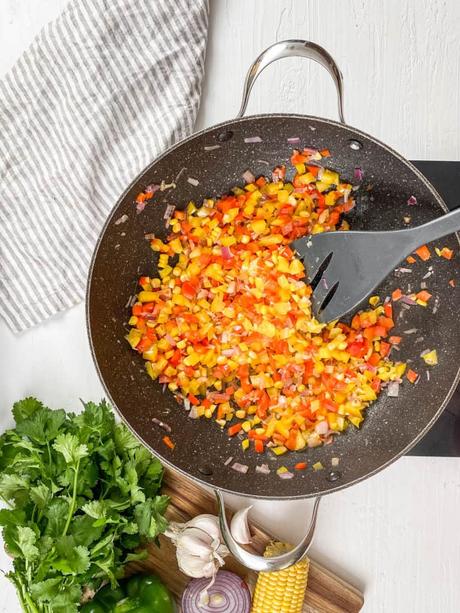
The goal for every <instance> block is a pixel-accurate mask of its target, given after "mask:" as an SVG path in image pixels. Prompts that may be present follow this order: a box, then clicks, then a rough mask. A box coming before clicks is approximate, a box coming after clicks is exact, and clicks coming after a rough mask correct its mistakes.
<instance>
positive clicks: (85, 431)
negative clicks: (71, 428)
mask: <svg viewBox="0 0 460 613" xmlns="http://www.w3.org/2000/svg"><path fill="white" fill-rule="evenodd" d="M83 406H84V407H85V409H84V411H83V412H82V413H80V415H77V416H76V417H75V419H74V422H75V424H76V425H77V426H78V427H79V431H80V438H82V439H87V438H88V437H89V436H90V435H91V434H92V433H93V432H96V433H97V435H98V437H99V438H105V437H106V436H111V434H112V429H113V427H114V426H115V419H114V416H113V413H112V412H111V410H110V408H109V406H108V404H107V403H106V401H105V400H102V401H101V402H100V404H96V403H94V402H83Z"/></svg>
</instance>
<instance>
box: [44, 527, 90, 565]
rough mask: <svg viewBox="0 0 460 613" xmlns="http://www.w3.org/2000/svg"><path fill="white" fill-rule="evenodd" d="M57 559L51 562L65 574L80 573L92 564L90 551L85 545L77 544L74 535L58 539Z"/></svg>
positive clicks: (56, 545)
mask: <svg viewBox="0 0 460 613" xmlns="http://www.w3.org/2000/svg"><path fill="white" fill-rule="evenodd" d="M55 547H56V553H57V555H58V556H59V557H58V559H57V560H54V561H53V562H52V563H51V566H52V567H53V568H54V569H55V570H59V571H60V572H61V573H62V574H63V575H78V574H81V573H84V572H85V571H86V570H88V568H89V565H90V560H89V551H88V548H87V547H84V546H83V545H75V540H74V538H73V536H61V537H60V538H59V539H57V541H56V544H55Z"/></svg>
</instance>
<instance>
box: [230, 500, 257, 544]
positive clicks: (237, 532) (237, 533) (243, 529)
mask: <svg viewBox="0 0 460 613" xmlns="http://www.w3.org/2000/svg"><path fill="white" fill-rule="evenodd" d="M251 509H252V505H251V506H250V507H245V508H244V509H240V510H239V511H237V512H236V513H235V515H234V516H233V517H232V521H231V523H230V532H231V533H232V536H233V538H234V539H235V541H236V542H237V543H239V544H240V545H249V543H250V542H251V533H250V531H249V525H248V513H249V511H250V510H251Z"/></svg>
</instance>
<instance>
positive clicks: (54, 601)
mask: <svg viewBox="0 0 460 613" xmlns="http://www.w3.org/2000/svg"><path fill="white" fill-rule="evenodd" d="M30 591H31V594H32V597H33V598H34V599H35V600H37V601H38V602H39V603H51V605H52V611H53V613H74V612H75V611H78V603H79V601H80V596H81V589H80V588H78V587H77V586H76V585H71V586H68V585H67V584H66V583H65V580H64V578H61V577H54V578H51V579H45V581H40V582H39V583H33V584H32V585H31V588H30Z"/></svg>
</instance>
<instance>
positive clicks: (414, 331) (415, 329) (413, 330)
mask: <svg viewBox="0 0 460 613" xmlns="http://www.w3.org/2000/svg"><path fill="white" fill-rule="evenodd" d="M417 331H418V330H417V328H410V329H409V330H404V334H415V333H416V332H417Z"/></svg>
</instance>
